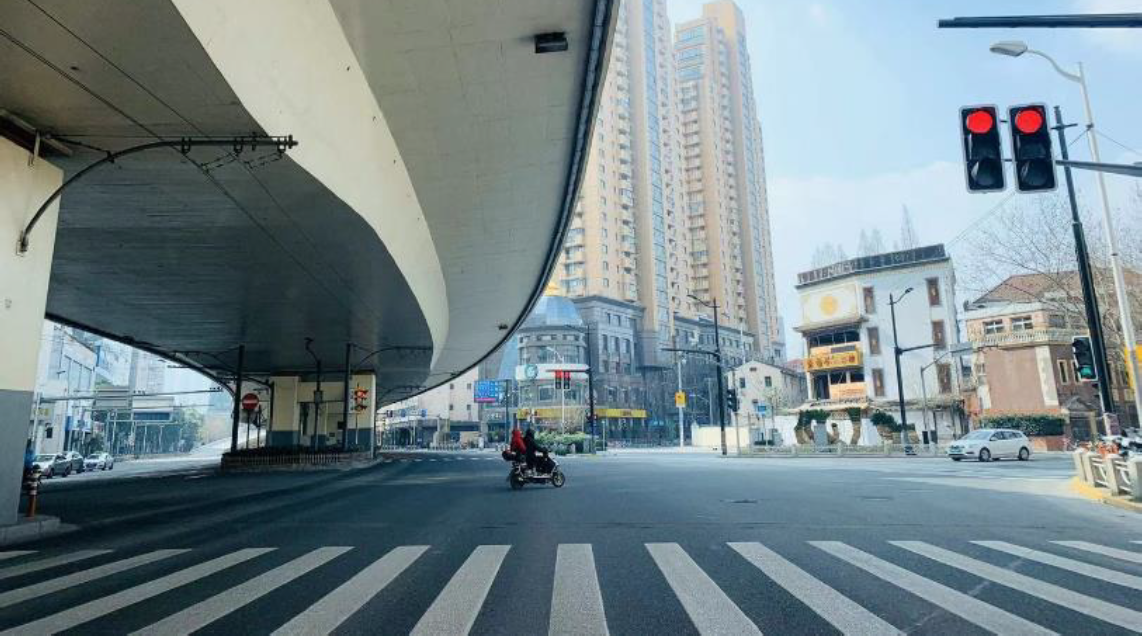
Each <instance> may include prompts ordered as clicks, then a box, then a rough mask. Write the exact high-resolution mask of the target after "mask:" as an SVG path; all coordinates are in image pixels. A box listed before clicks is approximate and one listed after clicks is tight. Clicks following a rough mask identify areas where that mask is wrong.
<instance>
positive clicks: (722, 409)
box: [712, 299, 726, 455]
mask: <svg viewBox="0 0 1142 636" xmlns="http://www.w3.org/2000/svg"><path fill="white" fill-rule="evenodd" d="M712 309H713V310H714V356H715V357H716V358H717V359H716V360H715V361H714V364H715V365H717V370H718V427H719V428H720V429H721V435H722V455H725V454H726V380H725V378H724V377H722V336H721V332H720V331H719V329H718V301H717V299H714V304H713V306H712Z"/></svg>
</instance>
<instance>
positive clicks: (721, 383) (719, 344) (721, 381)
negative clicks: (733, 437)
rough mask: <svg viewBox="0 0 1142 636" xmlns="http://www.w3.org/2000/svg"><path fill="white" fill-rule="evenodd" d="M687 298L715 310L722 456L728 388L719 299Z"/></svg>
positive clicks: (723, 453)
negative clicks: (723, 354)
mask: <svg viewBox="0 0 1142 636" xmlns="http://www.w3.org/2000/svg"><path fill="white" fill-rule="evenodd" d="M687 296H688V297H689V298H690V299H691V300H693V301H695V302H697V303H698V304H700V305H702V306H704V307H708V308H710V309H711V310H713V314H714V364H715V368H716V369H717V376H718V427H719V428H720V429H721V436H722V455H725V454H726V387H725V380H724V379H723V378H722V336H721V332H720V331H719V330H718V299H716V298H715V299H714V302H713V303H708V302H706V301H704V300H702V299H701V298H698V297H697V296H695V295H694V294H687Z"/></svg>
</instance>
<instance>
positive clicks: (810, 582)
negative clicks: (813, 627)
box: [729, 543, 901, 636]
mask: <svg viewBox="0 0 1142 636" xmlns="http://www.w3.org/2000/svg"><path fill="white" fill-rule="evenodd" d="M729 546H730V547H731V548H733V549H734V550H736V551H737V553H738V554H740V555H742V556H743V557H745V559H746V560H747V561H749V562H750V563H752V564H753V565H754V566H756V567H757V569H759V570H761V571H762V572H764V573H765V575H766V576H768V577H769V578H771V579H773V580H774V582H776V583H777V584H778V585H780V586H781V587H783V588H785V589H786V590H788V591H789V593H790V594H792V595H793V596H795V597H797V600H799V601H801V602H802V603H804V604H805V605H808V606H809V609H811V610H813V611H814V612H816V613H817V614H819V615H820V616H821V618H823V619H825V620H827V621H829V623H830V624H831V625H832V626H833V627H836V628H837V629H838V630H840V631H841V632H842V633H844V634H865V635H868V636H874V635H877V634H900V633H901V632H900V630H898V629H896V628H895V627H893V626H892V625H890V624H889V623H887V622H886V621H884V620H883V619H881V618H880V617H879V616H877V615H875V614H873V613H872V612H870V611H868V610H866V609H865V608H863V607H861V606H860V605H858V604H857V603H856V602H855V601H853V600H852V599H850V598H849V597H847V596H845V595H844V594H841V593H840V592H838V591H836V590H834V589H833V588H831V587H829V586H828V585H826V584H824V583H822V582H821V581H820V580H819V579H817V578H816V577H814V576H812V575H811V574H809V573H808V572H806V571H804V570H802V569H801V568H799V567H797V566H796V565H793V564H792V563H790V562H789V561H787V560H786V559H785V558H783V557H782V556H781V555H779V554H777V553H776V552H774V551H773V550H770V549H769V548H767V547H765V546H764V545H762V544H760V543H730V544H729Z"/></svg>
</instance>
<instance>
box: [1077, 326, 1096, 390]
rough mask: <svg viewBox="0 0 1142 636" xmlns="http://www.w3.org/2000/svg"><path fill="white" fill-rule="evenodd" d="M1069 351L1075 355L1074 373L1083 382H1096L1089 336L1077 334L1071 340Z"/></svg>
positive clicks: (1092, 350)
mask: <svg viewBox="0 0 1142 636" xmlns="http://www.w3.org/2000/svg"><path fill="white" fill-rule="evenodd" d="M1071 351H1073V352H1074V355H1075V375H1076V376H1077V377H1078V379H1079V380H1081V381H1083V382H1097V381H1098V370H1097V369H1096V367H1095V366H1094V349H1092V348H1091V346H1090V338H1088V337H1087V336H1077V337H1075V339H1074V340H1072V341H1071Z"/></svg>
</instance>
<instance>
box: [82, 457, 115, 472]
mask: <svg viewBox="0 0 1142 636" xmlns="http://www.w3.org/2000/svg"><path fill="white" fill-rule="evenodd" d="M113 468H115V458H114V457H112V456H111V455H110V454H108V453H92V454H90V455H88V456H87V459H85V460H83V469H84V470H111V469H113Z"/></svg>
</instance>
